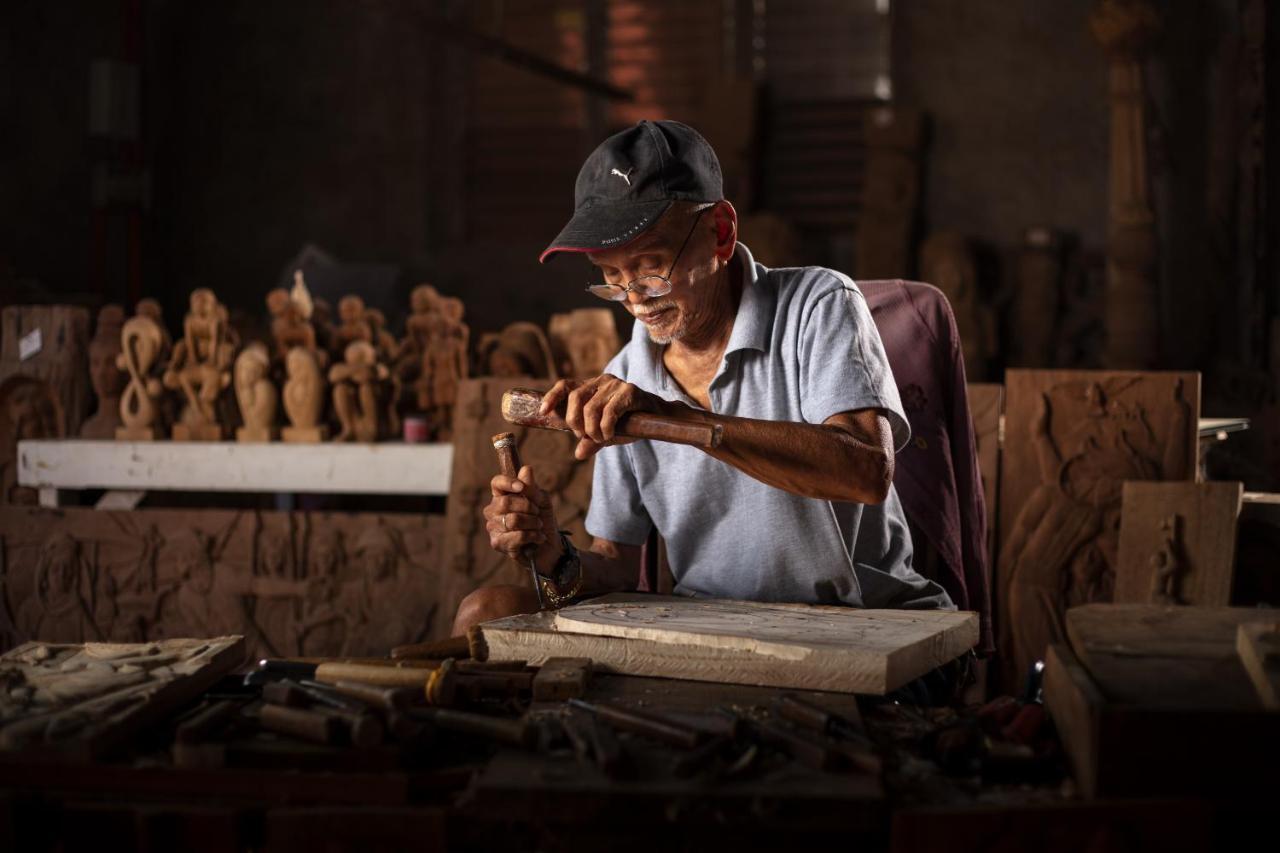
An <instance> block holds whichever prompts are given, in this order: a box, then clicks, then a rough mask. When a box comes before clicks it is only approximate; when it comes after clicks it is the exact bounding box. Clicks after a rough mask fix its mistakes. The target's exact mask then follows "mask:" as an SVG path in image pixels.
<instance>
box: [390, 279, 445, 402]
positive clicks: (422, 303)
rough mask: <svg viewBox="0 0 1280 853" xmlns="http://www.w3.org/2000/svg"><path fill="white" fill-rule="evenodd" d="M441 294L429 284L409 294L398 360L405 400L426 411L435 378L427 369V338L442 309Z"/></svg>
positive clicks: (396, 361)
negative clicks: (432, 380) (435, 318)
mask: <svg viewBox="0 0 1280 853" xmlns="http://www.w3.org/2000/svg"><path fill="white" fill-rule="evenodd" d="M439 301H440V294H439V293H438V292H437V291H436V289H435V288H434V287H432V286H431V285H429V284H420V285H418V286H417V287H415V288H414V289H413V291H412V292H410V294H409V316H408V317H406V318H405V321H404V332H405V334H404V338H403V339H402V340H401V341H400V347H399V350H398V352H397V354H396V360H395V362H394V367H393V369H394V371H395V374H396V377H397V378H398V380H399V382H400V388H401V394H402V395H405V396H406V397H407V398H408V399H404V400H402V401H401V403H402V405H404V406H405V407H407V408H414V409H416V410H418V411H420V412H425V411H426V410H427V408H428V406H429V405H430V402H429V401H430V397H431V379H430V376H427V375H424V371H425V370H426V352H427V340H428V338H429V337H430V334H431V329H430V327H431V324H432V322H433V318H434V317H435V316H436V315H437V313H438V312H439V307H438V303H439Z"/></svg>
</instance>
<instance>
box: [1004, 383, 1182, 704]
mask: <svg viewBox="0 0 1280 853" xmlns="http://www.w3.org/2000/svg"><path fill="white" fill-rule="evenodd" d="M1005 394H1006V396H1005V415H1004V418H1005V429H1004V447H1003V451H1002V456H1001V464H1000V472H1001V473H1000V495H999V497H1000V512H999V527H998V529H999V536H998V540H999V560H998V562H997V564H996V565H997V578H996V583H995V591H994V594H993V598H995V599H996V600H997V601H998V602H999V603H1000V604H999V606H1000V612H999V613H998V614H997V615H998V617H999V618H998V620H997V625H998V627H999V631H1000V636H999V638H998V642H997V646H998V647H999V648H1000V654H1001V660H1002V661H1003V668H1002V673H1001V675H1002V680H1003V683H1004V684H1005V685H1006V689H1016V688H1015V687H1014V685H1018V684H1020V683H1021V681H1022V679H1023V678H1024V677H1025V675H1026V672H1027V671H1028V670H1029V669H1030V667H1031V665H1032V664H1033V663H1034V662H1035V661H1036V660H1038V659H1039V658H1040V657H1041V656H1042V655H1043V654H1044V650H1045V648H1046V647H1047V646H1048V645H1049V644H1050V643H1056V642H1062V641H1063V639H1064V637H1063V636H1062V627H1061V626H1062V620H1063V614H1064V613H1065V612H1066V611H1067V609H1068V608H1071V607H1074V606H1078V605H1081V604H1088V603H1091V602H1095V601H1102V602H1105V601H1110V600H1111V596H1112V591H1113V589H1114V585H1115V569H1114V566H1113V565H1112V559H1113V558H1111V557H1109V555H1114V554H1115V553H1116V551H1117V548H1118V545H1119V525H1118V521H1119V517H1120V507H1121V487H1122V484H1123V483H1124V482H1125V481H1126V480H1186V481H1190V480H1192V479H1193V478H1194V475H1195V469H1196V450H1197V441H1196V424H1197V418H1198V416H1199V409H1200V376H1199V374H1197V373H1161V372H1119V371H1063V370H1010V371H1007V373H1006V375H1005Z"/></svg>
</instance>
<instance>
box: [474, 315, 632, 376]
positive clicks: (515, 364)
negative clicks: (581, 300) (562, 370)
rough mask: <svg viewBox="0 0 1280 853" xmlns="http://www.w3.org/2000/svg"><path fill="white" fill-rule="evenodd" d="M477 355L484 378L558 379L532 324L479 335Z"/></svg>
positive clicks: (546, 347)
mask: <svg viewBox="0 0 1280 853" xmlns="http://www.w3.org/2000/svg"><path fill="white" fill-rule="evenodd" d="M606 310H607V309H606ZM568 316H569V315H567V314H558V315H555V317H564V318H565V319H566V320H567V319H568ZM555 317H552V320H555ZM566 326H567V323H566ZM479 352H480V363H481V365H482V367H483V369H484V371H485V375H487V376H502V377H507V378H514V377H517V376H529V377H532V378H534V379H557V378H559V377H558V374H557V371H556V368H555V360H554V359H553V358H552V355H551V347H550V345H549V344H548V342H547V337H546V335H544V334H543V332H542V329H541V328H539V327H538V326H537V325H536V324H534V323H526V322H523V321H521V322H517V323H512V324H511V325H509V326H507V327H506V328H505V329H503V330H502V331H501V332H500V333H497V334H495V333H492V332H490V333H488V334H485V335H482V336H481V339H480V346H479ZM566 358H567V355H566Z"/></svg>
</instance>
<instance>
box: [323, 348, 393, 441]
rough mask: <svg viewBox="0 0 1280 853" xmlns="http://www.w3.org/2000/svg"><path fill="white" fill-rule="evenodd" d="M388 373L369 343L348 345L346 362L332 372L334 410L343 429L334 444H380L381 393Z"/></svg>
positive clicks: (333, 368) (331, 370)
mask: <svg viewBox="0 0 1280 853" xmlns="http://www.w3.org/2000/svg"><path fill="white" fill-rule="evenodd" d="M387 377H388V371H387V367H386V365H384V364H379V363H378V353H377V350H375V349H374V348H373V344H371V343H369V342H368V341H353V342H352V343H350V344H348V345H347V351H346V353H345V354H344V358H343V361H342V362H341V363H339V364H335V365H334V366H333V367H331V368H330V369H329V381H330V382H331V383H333V409H334V412H335V414H337V416H338V421H339V423H340V424H341V425H342V428H341V430H340V431H339V433H338V434H337V435H336V436H334V438H333V440H334V441H353V440H354V441H377V440H378V435H379V432H380V426H381V422H382V418H381V416H380V409H381V407H380V406H379V405H378V396H379V391H380V390H381V385H382V383H383V382H384V381H385V380H386V379H387Z"/></svg>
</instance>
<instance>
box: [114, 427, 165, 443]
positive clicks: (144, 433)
mask: <svg viewBox="0 0 1280 853" xmlns="http://www.w3.org/2000/svg"><path fill="white" fill-rule="evenodd" d="M158 438H160V432H159V430H156V429H154V428H152V427H116V441H155V440H156V439H158Z"/></svg>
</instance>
